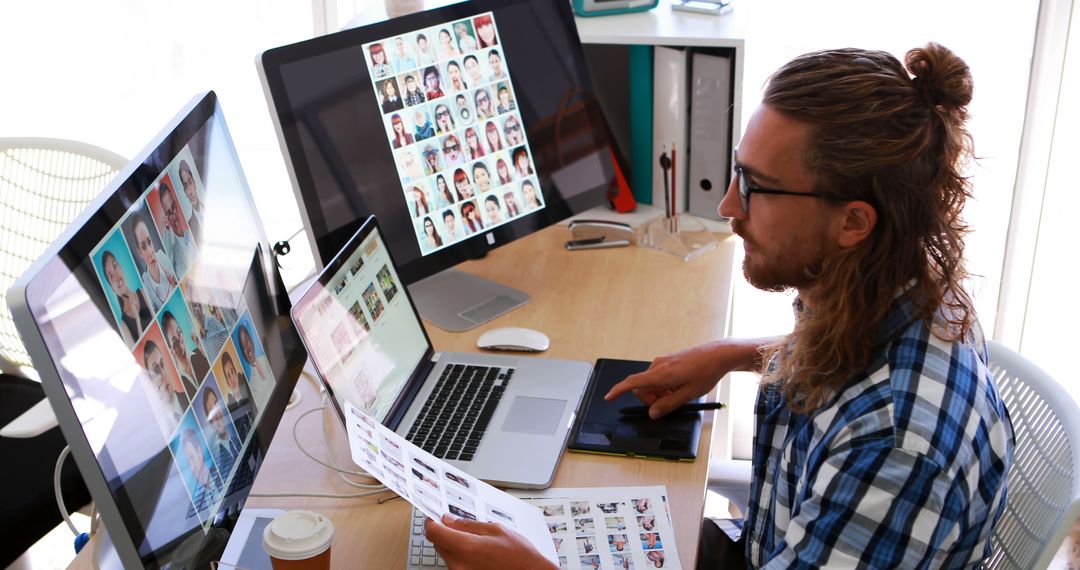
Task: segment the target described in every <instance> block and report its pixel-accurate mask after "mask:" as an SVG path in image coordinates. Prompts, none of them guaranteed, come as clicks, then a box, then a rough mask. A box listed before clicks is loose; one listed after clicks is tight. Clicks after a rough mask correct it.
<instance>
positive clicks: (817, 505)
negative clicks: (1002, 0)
mask: <svg viewBox="0 0 1080 570" xmlns="http://www.w3.org/2000/svg"><path fill="white" fill-rule="evenodd" d="M971 97H972V79H971V73H970V71H969V69H968V67H967V65H966V64H965V63H964V62H963V61H962V60H960V59H959V58H958V57H957V56H956V55H955V54H953V53H952V52H951V51H949V50H948V49H946V48H944V47H942V46H940V45H937V44H929V45H927V46H925V47H922V48H917V49H913V50H911V51H910V52H908V53H907V56H906V58H905V64H901V63H900V61H899V60H897V59H896V58H895V57H893V56H891V55H889V54H887V53H884V52H878V51H868V50H856V49H840V50H827V51H820V52H815V53H811V54H806V55H803V56H800V57H798V58H796V59H795V60H793V61H791V62H790V63H788V64H786V65H785V66H783V67H782V68H781V69H780V70H779V71H777V72H776V73H775V74H773V76H772V77H771V78H770V80H769V83H768V85H767V88H766V91H765V96H764V98H763V102H762V105H761V107H759V108H758V109H757V111H756V112H755V113H754V115H753V116H752V117H751V119H750V122H749V124H748V125H747V128H746V133H745V135H744V136H743V139H742V141H741V143H740V146H739V149H738V152H737V155H736V157H735V163H734V166H735V175H734V176H733V178H732V181H731V184H730V186H729V187H728V190H727V194H726V195H725V196H724V198H723V200H722V202H721V203H720V213H721V214H722V215H724V216H727V217H730V218H731V219H732V229H733V231H734V232H735V233H736V234H738V235H739V236H740V237H742V238H743V243H744V249H745V258H744V262H743V273H744V274H745V276H746V278H747V280H748V281H749V282H750V283H751V284H753V285H754V286H755V287H758V288H760V289H764V290H769V291H784V290H795V291H797V292H798V297H797V299H796V301H795V303H794V310H795V316H796V322H795V327H794V330H792V332H791V333H790V334H788V335H786V336H783V337H778V338H773V339H759V340H737V339H723V340H719V341H715V342H712V343H709V344H706V345H703V346H699V347H695V348H691V349H688V350H685V351H681V352H678V353H675V354H671V355H667V356H661V357H659V358H657V359H656V360H654V361H653V363H652V365H651V366H650V368H649V370H648V371H646V372H644V373H641V374H637V375H634V376H631V377H629V378H627V379H626V380H624V381H623V382H621V383H620V384H618V385H616V386H615V387H614V388H613V389H612V390H611V392H610V393H609V394H608V395H607V397H608V398H609V399H611V398H615V397H617V396H618V395H620V394H623V393H625V392H628V391H633V392H634V393H635V394H637V396H638V397H640V398H641V399H642V400H643V401H644V402H645V403H646V404H648V405H649V406H650V409H649V415H650V416H651V417H653V418H657V417H660V416H663V415H665V414H667V413H669V412H671V411H672V410H673V409H675V408H676V407H677V406H679V405H680V404H683V403H685V402H687V401H689V400H691V399H693V398H696V397H698V396H701V395H704V394H707V393H708V392H709V391H711V390H712V389H713V387H714V386H715V385H716V384H717V382H718V381H719V380H720V379H721V378H722V377H723V376H724V375H726V374H727V373H728V372H731V371H733V370H753V371H758V372H761V373H762V375H763V379H762V383H761V387H760V389H759V393H758V400H757V404H756V407H755V420H756V422H755V423H756V433H755V437H754V452H753V466H752V477H753V479H752V482H751V491H750V497H749V506H748V509H747V512H746V513H744V516H745V519H744V522H743V525H742V529H743V530H742V537H741V542H742V543H743V544H731V543H730V541H729V539H727V538H726V535H725V534H724V533H722V532H720V531H719V529H716V528H715V525H714V524H712V522H711V521H705V526H704V527H703V533H702V537H703V538H702V545H701V546H702V549H701V552H702V553H703V556H699V558H700V560H699V561H698V567H699V568H715V567H719V566H724V567H729V566H730V567H738V566H740V565H744V566H747V567H753V568H757V567H762V566H768V567H769V568H789V567H799V568H817V567H822V566H830V567H834V566H835V567H856V566H858V567H873V568H897V567H902V568H921V567H969V566H974V565H976V564H978V563H979V562H980V561H981V560H983V559H984V558H985V557H986V556H988V555H989V553H990V536H991V532H992V530H993V526H994V524H995V523H996V522H997V520H998V519H999V518H1000V517H1001V514H1002V512H1003V511H1004V508H1005V499H1006V493H1005V481H1006V477H1007V472H1008V469H1009V466H1010V464H1011V462H1012V447H1013V433H1012V428H1011V425H1010V423H1009V420H1008V416H1007V414H1006V411H1005V407H1004V404H1003V403H1002V401H1001V399H1000V397H999V395H998V393H997V389H996V387H995V385H994V379H993V376H992V375H991V374H990V372H989V371H988V370H987V367H986V362H987V358H986V349H985V344H984V342H983V340H982V334H981V330H980V328H979V325H978V322H977V320H976V317H975V313H974V309H973V307H972V303H971V299H970V297H969V296H968V294H967V292H965V291H964V289H963V283H964V281H965V279H966V278H967V277H968V273H967V270H966V268H965V265H964V257H963V253H964V242H963V237H964V234H965V233H966V231H967V226H966V224H965V223H964V221H963V219H962V217H961V213H962V209H963V205H964V202H965V200H966V198H967V197H968V196H969V195H970V187H969V183H968V181H967V179H965V178H964V176H963V174H962V168H963V166H964V163H965V161H966V160H967V159H968V158H969V157H970V156H971V138H970V136H969V134H968V133H967V131H966V130H965V128H964V122H965V120H966V118H967V105H968V104H969V103H970V101H971ZM710 527H712V528H713V529H714V530H713V531H710V530H709V528H710ZM427 536H428V538H429V539H431V540H432V542H434V543H435V545H436V548H437V549H438V550H439V552H440V553H441V554H442V555H443V557H444V558H446V560H447V562H448V564H449V565H450V566H451V567H455V566H458V565H460V566H461V567H477V566H478V565H479V564H480V563H481V562H480V561H479V560H478V559H476V558H475V553H476V552H483V553H484V554H483V563H497V562H498V561H500V560H507V559H509V558H504V556H508V555H512V556H513V560H514V561H515V567H519V568H524V567H528V568H533V567H537V568H539V567H545V568H546V567H551V564H550V562H547V561H545V560H542V559H539V558H538V555H535V554H533V553H531V552H530V550H529V549H527V548H523V547H522V546H521V545H520V543H519V542H516V540H517V539H516V537H515V536H513V535H511V534H510V533H508V532H506V531H499V530H494V529H492V528H490V527H489V526H486V525H482V524H481V523H476V522H473V521H460V520H454V519H452V518H444V521H443V524H440V523H438V522H435V521H430V522H428V526H427ZM725 541H728V542H727V545H726V546H725V545H724V542H725ZM725 549H726V551H725V554H734V555H736V556H738V557H740V558H742V560H741V561H740V560H731V559H720V557H717V556H715V554H716V551H718V550H725Z"/></svg>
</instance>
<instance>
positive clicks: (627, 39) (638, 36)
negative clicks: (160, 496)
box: [575, 0, 746, 460]
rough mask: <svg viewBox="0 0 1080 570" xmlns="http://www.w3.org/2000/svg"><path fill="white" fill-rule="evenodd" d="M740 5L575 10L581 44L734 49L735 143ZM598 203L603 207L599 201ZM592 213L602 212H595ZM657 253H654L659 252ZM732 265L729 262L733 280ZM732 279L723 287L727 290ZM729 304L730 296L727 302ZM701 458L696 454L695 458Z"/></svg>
mask: <svg viewBox="0 0 1080 570" xmlns="http://www.w3.org/2000/svg"><path fill="white" fill-rule="evenodd" d="M740 17H741V15H740V13H739V6H738V3H736V4H735V6H734V9H733V10H732V11H731V12H728V13H727V14H721V15H719V16H716V15H709V14H694V13H689V12H680V11H678V10H672V9H671V3H670V0H660V4H659V6H657V7H656V8H653V9H652V10H649V11H647V12H637V13H632V14H620V15H616V16H594V17H581V16H576V17H575V19H576V21H577V28H578V35H579V37H580V38H581V42H582V43H585V44H615V45H654V46H676V47H693V46H697V47H720V48H733V49H734V51H735V81H734V88H733V91H732V98H731V101H732V103H733V105H734V108H733V109H732V120H731V143H732V145H733V146H737V145H738V144H739V140H740V139H741V136H742V83H743V58H744V56H745V51H746V43H745V40H744V37H745V34H744V33H743V32H742V30H743V29H745V28H744V26H743V24H742V23H741V20H740ZM601 208H603V207H601ZM594 214H597V215H594V216H591V217H602V216H600V215H599V214H600V212H594ZM702 222H704V223H705V224H706V227H708V228H709V229H710V230H711V231H713V232H723V233H730V232H731V226H730V225H728V224H727V223H725V222H719V221H715V220H702ZM658 255H659V254H658ZM735 273H736V271H735V267H732V268H731V279H732V280H734V275H735ZM731 285H732V283H729V284H728V290H729V291H731V290H732V286H731ZM728 305H729V307H730V302H729V303H728ZM725 321H726V322H727V324H726V327H725V328H726V331H727V332H728V333H730V331H731V311H730V309H729V311H728V314H727V316H726V317H725ZM730 382H731V379H730V378H728V379H725V380H722V381H721V382H720V384H719V387H718V389H717V398H718V399H719V400H720V401H722V402H730V401H731V384H730ZM731 421H732V418H731V414H730V413H729V412H728V410H727V408H724V409H722V410H718V411H717V412H715V415H714V416H713V438H712V449H711V451H710V457H712V458H714V459H731V432H732V429H731ZM700 459H701V458H699V460H700Z"/></svg>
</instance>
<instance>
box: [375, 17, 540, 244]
mask: <svg viewBox="0 0 1080 570" xmlns="http://www.w3.org/2000/svg"><path fill="white" fill-rule="evenodd" d="M363 49H364V54H365V56H366V64H367V66H368V69H369V72H370V76H371V80H372V82H373V84H374V88H375V93H376V100H375V101H372V104H375V105H378V106H379V108H380V110H381V111H382V114H383V121H384V124H385V129H386V136H387V140H388V142H389V144H390V147H391V148H392V150H393V154H394V160H395V162H396V165H397V173H398V177H399V179H400V181H401V190H402V192H403V194H402V196H401V199H402V200H403V201H404V203H405V204H406V205H407V207H408V209H409V213H410V215H411V216H412V218H413V225H414V227H415V230H416V238H417V240H418V242H419V244H420V251H421V253H422V254H424V255H427V254H429V253H431V252H433V251H436V250H439V249H441V248H444V247H446V246H449V245H452V244H454V243H457V242H459V241H461V240H463V239H466V238H468V237H470V236H472V235H473V234H476V233H477V232H482V231H485V230H488V229H490V228H493V227H496V226H500V225H503V224H505V223H507V222H509V221H511V220H513V219H515V218H518V217H520V216H524V215H527V214H529V213H532V212H534V211H537V210H539V209H541V208H543V207H544V202H543V194H542V193H541V192H540V187H539V182H538V181H537V178H536V167H535V163H534V162H533V154H532V151H531V149H530V147H529V141H528V140H527V138H526V137H525V130H524V127H523V123H522V120H521V113H520V112H519V110H518V107H517V97H516V95H515V93H514V86H513V83H512V82H511V81H510V74H509V72H508V69H509V65H508V63H509V62H507V61H506V54H505V53H503V50H502V47H501V45H500V43H499V29H498V22H497V21H496V19H495V16H494V14H493V13H491V12H487V13H483V14H479V15H476V16H473V17H469V18H463V19H460V20H455V21H452V22H447V23H445V24H442V25H438V26H433V27H430V28H424V29H420V30H416V31H414V32H410V33H406V34H401V35H397V36H392V37H388V38H384V39H382V40H380V41H376V42H372V43H369V44H365V45H364V46H363Z"/></svg>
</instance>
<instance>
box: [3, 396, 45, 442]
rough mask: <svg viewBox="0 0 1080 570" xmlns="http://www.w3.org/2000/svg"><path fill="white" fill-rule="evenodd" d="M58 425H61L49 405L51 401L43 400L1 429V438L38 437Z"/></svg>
mask: <svg viewBox="0 0 1080 570" xmlns="http://www.w3.org/2000/svg"><path fill="white" fill-rule="evenodd" d="M57 425H59V423H58V422H57V421H56V415H55V414H53V410H52V406H50V405H49V399H48V398H43V399H42V400H41V401H40V402H38V403H36V404H34V405H33V406H32V407H31V408H30V409H29V410H26V411H25V412H23V413H22V415H20V416H19V417H17V418H15V419H14V420H11V423H9V424H8V425H6V426H4V428H3V429H0V436H2V437H11V438H16V439H24V438H31V437H37V436H39V435H41V434H43V433H45V432H47V431H49V430H50V429H52V428H54V427H56V426H57Z"/></svg>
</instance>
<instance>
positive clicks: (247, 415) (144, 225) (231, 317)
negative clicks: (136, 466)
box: [90, 146, 276, 526]
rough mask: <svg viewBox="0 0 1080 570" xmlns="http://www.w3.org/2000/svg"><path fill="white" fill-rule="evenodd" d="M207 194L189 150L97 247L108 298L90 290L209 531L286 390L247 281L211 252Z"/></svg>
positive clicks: (96, 262) (95, 261) (94, 256)
mask: <svg viewBox="0 0 1080 570" xmlns="http://www.w3.org/2000/svg"><path fill="white" fill-rule="evenodd" d="M223 190H224V189H221V188H218V190H217V191H218V192H219V193H221V192H222V191H223ZM206 191H207V188H206V187H205V186H204V181H203V178H202V176H200V173H199V168H198V165H197V163H196V161H195V160H194V158H193V154H192V150H191V148H190V146H185V147H184V148H183V149H182V150H181V151H180V152H179V153H178V154H177V156H176V157H175V158H174V159H173V160H172V161H171V162H170V163H169V164H168V165H167V166H166V168H165V170H164V171H162V172H161V173H160V175H159V177H158V178H157V180H155V181H154V182H153V183H152V184H151V185H150V186H149V187H148V188H146V190H145V191H144V192H143V193H142V195H141V196H139V198H138V199H137V200H136V201H135V202H134V204H133V205H132V206H131V207H130V208H128V210H127V212H126V213H124V215H123V216H122V217H121V219H120V221H119V223H117V224H116V225H115V226H113V227H112V229H110V230H109V231H108V232H107V233H106V234H105V236H106V237H105V238H104V239H103V240H102V241H101V242H100V243H98V244H97V245H96V246H95V247H94V248H93V249H92V250H91V263H92V265H93V268H94V271H95V273H96V275H97V278H98V281H99V284H100V290H99V291H93V292H91V293H90V294H91V295H94V294H100V295H101V297H102V298H103V299H104V303H99V306H107V307H108V308H109V310H110V311H111V313H112V314H111V317H112V319H113V321H114V322H115V329H116V330H117V331H118V332H119V334H120V336H121V338H122V339H123V342H124V343H125V344H126V345H127V347H128V348H129V349H130V352H131V355H132V356H133V359H134V362H135V364H136V365H137V367H138V368H140V369H141V370H140V372H139V374H138V378H137V379H136V380H135V383H136V384H137V386H136V387H135V389H136V390H142V392H143V393H144V395H145V397H146V400H147V401H148V402H149V406H150V414H151V415H152V416H153V418H154V420H155V422H156V426H147V427H148V428H149V429H155V428H156V429H157V430H160V433H161V436H162V438H163V440H164V441H165V442H166V447H167V448H168V451H169V453H170V454H171V457H172V460H173V467H174V468H175V469H176V470H177V471H178V472H179V475H180V478H181V479H182V481H183V485H184V487H185V489H186V491H187V496H188V498H189V500H190V501H191V507H192V508H193V510H194V511H195V513H196V514H197V515H198V518H199V520H200V521H201V523H202V524H203V525H204V526H206V525H209V524H211V523H212V522H213V520H214V516H215V514H216V511H217V508H218V506H219V505H220V504H221V500H222V499H224V497H225V495H226V490H227V489H229V486H230V484H231V483H233V482H234V480H235V479H237V478H238V477H244V476H250V472H249V470H250V469H251V467H252V466H249V465H247V464H246V463H244V462H243V461H240V459H241V458H242V457H243V456H244V453H243V451H244V449H245V446H246V445H248V444H249V443H250V441H251V439H252V437H253V436H254V433H253V432H254V430H253V429H252V427H253V426H255V425H257V422H258V419H259V417H260V414H261V412H262V410H263V408H264V406H265V405H266V403H267V402H268V400H269V399H270V395H271V394H272V392H273V390H274V385H275V382H276V380H275V378H274V376H273V373H272V371H271V368H270V364H269V362H268V359H267V355H266V352H265V351H264V350H263V343H262V340H261V339H260V338H259V334H258V332H257V328H256V326H255V323H254V322H253V320H252V316H251V314H250V312H249V310H248V307H247V302H246V300H245V296H244V294H243V291H244V288H245V279H246V275H245V274H241V273H238V272H237V271H235V268H236V267H237V265H236V264H233V265H231V266H230V265H225V264H215V263H214V259H220V258H221V256H222V251H209V252H203V251H202V249H201V248H206V249H209V250H213V249H214V246H213V245H212V242H208V241H207V240H204V239H203V235H202V234H203V231H204V229H205V227H206V226H205V222H206V218H205V214H206V209H207V208H206V207H205V204H206ZM240 225H243V224H240ZM226 251H227V250H226ZM249 253H250V252H249ZM245 257H246V258H247V259H248V262H250V255H247V256H245ZM147 439H149V440H156V438H149V437H148V438H147ZM159 441H160V440H159ZM118 475H119V474H118ZM121 479H122V476H121Z"/></svg>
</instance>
